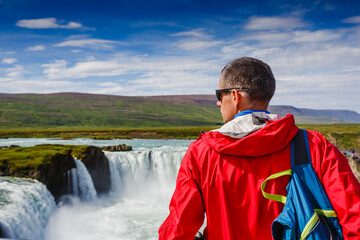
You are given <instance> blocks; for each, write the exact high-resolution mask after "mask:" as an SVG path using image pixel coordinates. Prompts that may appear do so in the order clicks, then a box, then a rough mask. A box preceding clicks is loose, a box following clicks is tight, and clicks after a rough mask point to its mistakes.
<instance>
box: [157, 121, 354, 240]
mask: <svg viewBox="0 0 360 240" xmlns="http://www.w3.org/2000/svg"><path fill="white" fill-rule="evenodd" d="M297 131H298V128H297V127H296V126H295V122H294V118H293V116H292V115H287V116H286V117H284V118H283V119H281V120H278V121H271V122H269V123H268V124H267V125H266V126H265V127H263V128H261V129H260V130H257V131H255V132H252V133H251V134H249V135H247V136H245V137H243V138H240V139H238V138H232V137H229V136H226V135H223V134H221V133H219V132H217V131H211V132H206V133H204V134H202V135H201V136H200V137H199V139H198V140H197V141H195V142H193V143H192V144H190V146H189V149H188V151H187V153H186V154H185V156H184V158H183V160H182V163H181V167H180V170H179V173H178V177H177V182H176V189H175V192H174V194H173V196H172V199H171V202H170V207H169V209H170V215H169V216H168V218H167V219H166V220H165V222H164V223H163V224H162V226H161V227H160V229H159V239H164V240H170V239H188V240H193V239H194V236H195V234H196V232H197V231H198V230H199V228H200V227H201V226H202V224H203V221H204V214H205V213H206V219H207V222H206V226H207V227H206V229H205V231H204V236H205V238H206V239H208V240H221V239H224V240H231V239H272V236H271V223H272V222H273V220H274V219H275V218H276V217H277V216H278V215H279V213H280V212H281V211H282V208H283V204H282V203H278V202H275V201H271V200H268V199H265V198H264V197H263V195H262V192H261V187H260V186H261V183H262V182H263V181H264V180H265V179H266V178H267V177H269V176H270V175H271V174H274V173H277V172H280V171H283V170H286V169H290V168H291V164H290V144H289V143H290V141H291V139H292V138H293V137H294V136H295V134H296V132H297ZM308 138H309V145H310V152H311V158H312V164H313V167H314V169H315V171H316V173H317V175H318V177H319V179H320V182H321V183H322V184H323V187H324V189H325V191H326V192H327V194H328V196H329V199H330V201H331V203H332V205H333V207H334V209H335V211H336V212H337V214H338V216H339V220H340V224H341V225H342V230H343V234H344V238H345V239H360V184H359V182H358V181H357V179H356V178H355V177H354V175H353V173H352V171H351V169H350V167H349V165H348V163H347V160H346V159H345V157H344V156H343V155H342V154H341V153H340V152H339V151H338V149H336V148H335V147H334V146H333V145H332V144H331V143H330V142H328V141H327V140H326V139H325V138H324V137H323V136H322V135H321V134H319V133H317V132H313V131H308ZM288 182H289V177H282V178H279V179H276V181H269V182H268V183H267V185H266V192H270V193H275V194H281V195H286V186H287V184H288Z"/></svg>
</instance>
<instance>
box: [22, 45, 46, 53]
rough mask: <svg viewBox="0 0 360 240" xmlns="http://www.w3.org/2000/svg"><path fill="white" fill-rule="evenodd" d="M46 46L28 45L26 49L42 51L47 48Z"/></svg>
mask: <svg viewBox="0 0 360 240" xmlns="http://www.w3.org/2000/svg"><path fill="white" fill-rule="evenodd" d="M45 49H46V48H45V46H44V45H42V44H41V45H36V46H32V47H28V48H26V51H42V50H45Z"/></svg>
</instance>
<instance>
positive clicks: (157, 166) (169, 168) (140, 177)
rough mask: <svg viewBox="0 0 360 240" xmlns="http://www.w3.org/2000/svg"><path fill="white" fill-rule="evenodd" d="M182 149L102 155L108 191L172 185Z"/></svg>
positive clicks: (144, 150)
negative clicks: (106, 167)
mask: <svg viewBox="0 0 360 240" xmlns="http://www.w3.org/2000/svg"><path fill="white" fill-rule="evenodd" d="M184 154H185V149H183V148H182V149H176V148H168V147H163V148H154V149H143V150H136V151H131V152H105V155H106V157H107V158H108V160H109V166H110V174H111V182H112V190H113V191H126V190H127V189H132V190H134V189H135V188H136V189H139V190H143V189H144V188H147V187H148V186H149V185H154V184H155V185H156V186H157V187H167V186H169V185H171V186H173V185H174V184H175V181H176V176H177V172H178V170H179V167H180V163H181V160H182V158H183V156H184Z"/></svg>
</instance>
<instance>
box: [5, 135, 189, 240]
mask: <svg viewBox="0 0 360 240" xmlns="http://www.w3.org/2000/svg"><path fill="white" fill-rule="evenodd" d="M44 143H53V144H74V145H93V146H99V147H101V146H108V145H117V144H122V143H124V144H126V145H130V146H132V147H133V151H131V152H105V155H106V156H107V158H108V159H109V165H110V173H111V184H112V185H111V189H112V190H111V192H110V193H109V194H108V195H105V196H100V197H98V196H96V194H95V192H94V191H95V190H94V186H93V183H92V180H91V177H90V176H89V174H88V172H87V170H86V168H85V166H84V165H83V164H82V163H81V162H80V161H77V160H75V161H76V165H77V169H76V170H75V169H73V170H72V171H69V173H68V174H69V175H71V177H72V178H73V179H76V181H73V186H69V187H72V188H73V191H72V192H74V193H75V194H74V195H71V196H66V197H64V198H63V200H62V201H61V202H60V203H59V204H58V205H55V202H54V199H53V197H52V196H51V194H50V193H49V192H48V191H47V189H46V187H45V186H44V185H43V184H41V183H40V182H38V181H36V180H28V179H18V178H8V177H1V178H0V193H1V197H0V224H1V228H2V229H3V231H5V233H6V236H7V237H9V238H14V239H36V240H37V239H39V240H41V239H44V240H65V239H66V240H68V239H75V240H76V239H79V240H81V239H87V240H91V239H109V240H110V239H119V240H130V239H131V240H134V239H139V240H140V239H141V240H150V239H157V238H158V234H157V230H158V228H159V226H160V225H161V223H162V222H163V221H164V220H165V218H166V217H167V215H168V205H169V201H170V198H171V195H172V192H173V191H174V187H175V181H176V175H177V171H178V169H179V166H180V162H181V159H182V158H183V156H184V154H185V152H186V149H187V147H188V145H189V144H190V143H191V141H187V140H142V139H135V140H92V139H72V140H59V139H51V138H50V139H45V138H28V139H21V138H18V139H15V138H13V139H0V146H9V145H19V146H34V145H37V144H44Z"/></svg>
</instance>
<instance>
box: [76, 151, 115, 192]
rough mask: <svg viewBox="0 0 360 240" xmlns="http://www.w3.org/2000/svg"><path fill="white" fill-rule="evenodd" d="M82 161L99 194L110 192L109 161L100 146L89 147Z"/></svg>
mask: <svg viewBox="0 0 360 240" xmlns="http://www.w3.org/2000/svg"><path fill="white" fill-rule="evenodd" d="M84 154H85V157H83V159H82V162H83V163H84V164H85V166H86V168H87V170H88V172H89V173H90V176H91V178H92V180H93V183H94V186H95V189H96V192H97V193H98V194H106V193H109V191H110V188H111V179H110V167H109V161H108V159H107V158H106V156H105V154H104V153H103V151H101V149H100V148H98V147H88V148H87V149H86V150H85V153H84Z"/></svg>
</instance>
